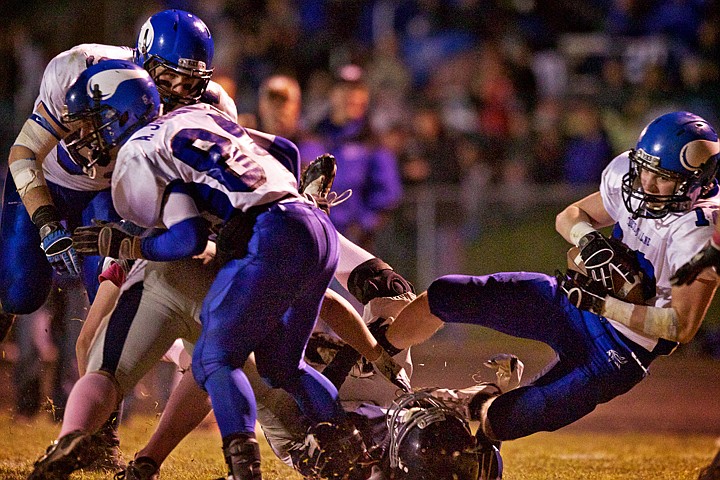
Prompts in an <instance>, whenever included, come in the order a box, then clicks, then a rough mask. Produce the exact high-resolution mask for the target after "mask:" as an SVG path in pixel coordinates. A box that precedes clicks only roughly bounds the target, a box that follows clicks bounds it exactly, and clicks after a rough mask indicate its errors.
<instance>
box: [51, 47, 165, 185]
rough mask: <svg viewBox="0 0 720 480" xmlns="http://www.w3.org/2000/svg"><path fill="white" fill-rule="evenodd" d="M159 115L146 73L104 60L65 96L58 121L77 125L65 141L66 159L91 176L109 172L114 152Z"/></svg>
mask: <svg viewBox="0 0 720 480" xmlns="http://www.w3.org/2000/svg"><path fill="white" fill-rule="evenodd" d="M159 113H160V96H159V95H158V91H157V88H156V87H155V83H154V82H153V80H152V78H150V74H148V72H146V71H145V70H144V69H142V68H140V67H138V66H137V65H135V64H134V63H132V62H128V61H125V60H104V61H102V62H100V63H98V64H96V65H93V66H91V67H88V68H87V69H86V70H85V71H84V72H83V73H81V74H80V76H79V77H78V79H77V80H76V81H75V83H74V84H73V85H72V86H71V87H70V89H69V90H68V91H67V94H66V95H65V112H64V114H63V122H65V123H66V124H68V125H69V126H73V123H75V122H78V125H77V130H76V131H75V133H74V134H71V137H69V138H67V139H66V145H67V149H68V152H69V153H70V158H71V159H72V160H73V161H74V162H75V163H76V164H77V165H78V166H80V167H81V168H82V169H83V171H84V172H85V173H86V174H88V175H89V176H91V177H94V175H95V166H96V165H97V166H99V167H109V166H110V165H111V162H112V161H113V160H114V156H115V155H114V154H115V153H116V149H117V148H119V147H120V146H122V144H123V143H124V142H125V141H126V140H127V139H128V138H129V137H130V135H132V134H133V133H134V132H135V131H136V130H138V129H139V128H141V127H142V126H144V125H146V124H147V123H149V122H150V121H151V120H152V119H154V118H155V117H157V116H158V115H159Z"/></svg>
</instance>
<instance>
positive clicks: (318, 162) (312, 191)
mask: <svg viewBox="0 0 720 480" xmlns="http://www.w3.org/2000/svg"><path fill="white" fill-rule="evenodd" d="M336 172H337V162H336V161H335V157H333V156H332V155H330V154H329V153H326V154H324V155H320V156H319V157H317V158H316V159H315V160H313V161H312V162H311V163H310V165H308V166H307V168H306V169H305V171H304V172H303V173H302V175H301V176H300V187H299V188H298V190H299V191H300V193H302V194H309V195H313V196H317V197H327V196H328V194H329V193H330V189H331V188H332V184H333V182H334V181H335V173H336Z"/></svg>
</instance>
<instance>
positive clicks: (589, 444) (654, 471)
mask: <svg viewBox="0 0 720 480" xmlns="http://www.w3.org/2000/svg"><path fill="white" fill-rule="evenodd" d="M155 422H156V419H155V417H151V416H136V417H134V418H133V419H132V420H131V421H130V422H127V423H126V424H125V425H123V426H122V427H121V438H122V443H123V450H124V453H125V457H126V458H130V457H131V456H132V454H133V452H134V451H135V450H136V449H137V447H138V446H139V445H141V443H142V442H144V441H145V440H146V439H147V438H148V437H149V435H150V433H151V432H152V430H153V429H154V426H155ZM57 431H58V426H57V425H55V424H53V423H51V422H49V421H47V420H36V421H33V422H31V423H26V424H18V423H14V422H13V421H12V420H11V419H10V418H9V417H8V416H7V415H3V416H1V417H0V432H1V433H2V435H0V479H2V480H16V479H24V478H25V477H26V476H27V475H28V473H29V472H30V468H31V466H32V463H33V461H34V460H35V459H36V458H37V457H38V456H39V455H40V454H41V453H42V452H43V450H44V449H45V447H46V446H47V445H48V444H49V442H50V440H51V439H53V438H54V436H55V434H56V433H57ZM219 442H220V437H219V435H218V433H217V431H216V430H215V428H214V427H213V426H210V427H209V428H205V429H202V430H198V431H196V432H193V433H192V434H191V436H190V437H188V438H187V439H185V441H184V442H183V443H182V444H181V445H180V446H179V448H178V449H177V450H176V451H175V452H174V453H173V454H172V455H171V457H170V458H169V459H168V461H167V462H166V463H165V465H164V466H163V470H162V478H164V479H174V480H184V479H187V480H190V479H192V480H196V479H214V478H217V477H219V476H220V475H222V473H223V471H224V464H223V461H222V455H221V453H220V447H219ZM262 448H263V450H262V452H263V473H264V478H265V479H266V480H285V479H300V478H301V477H300V476H298V475H296V474H295V473H294V472H293V471H292V470H291V469H289V468H288V467H286V466H285V465H284V464H282V463H281V462H279V461H278V460H276V459H275V457H274V456H273V454H272V453H271V451H270V450H269V447H267V445H266V444H264V443H263V444H262ZM715 448H716V447H715V439H714V437H712V436H708V435H697V436H688V435H661V434H632V433H626V434H612V435H607V434H602V435H601V434H596V433H592V432H589V433H576V432H572V433H563V432H562V431H561V432H554V433H542V434H536V435H532V436H530V437H528V438H525V439H521V440H516V441H513V442H506V443H505V444H504V445H503V446H502V453H503V459H504V461H505V475H504V478H505V479H506V480H547V479H557V480H578V479H602V480H613V479H652V480H658V479H674V480H683V479H687V480H690V479H693V480H694V479H696V478H697V475H698V471H699V468H700V467H701V466H703V465H705V464H707V463H708V462H709V461H710V459H711V458H712V457H713V455H714V452H715ZM72 478H73V479H85V480H94V479H100V478H112V475H109V474H98V473H86V472H77V473H75V474H74V475H73V476H72Z"/></svg>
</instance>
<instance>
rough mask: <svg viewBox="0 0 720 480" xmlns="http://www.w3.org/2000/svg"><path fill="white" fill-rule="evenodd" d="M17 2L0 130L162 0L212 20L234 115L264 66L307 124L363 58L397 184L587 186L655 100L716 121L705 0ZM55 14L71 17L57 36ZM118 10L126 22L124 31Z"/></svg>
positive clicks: (718, 31)
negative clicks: (49, 80)
mask: <svg viewBox="0 0 720 480" xmlns="http://www.w3.org/2000/svg"><path fill="white" fill-rule="evenodd" d="M10 3H13V2H12V1H11V2H10ZM17 3H18V5H17V8H16V9H13V12H14V14H15V16H16V17H17V18H16V19H15V21H14V22H13V21H12V20H11V26H12V28H9V29H6V30H5V31H4V32H3V33H2V34H0V35H1V38H2V41H0V48H1V49H2V50H4V51H7V50H8V49H10V50H11V52H10V53H11V54H10V55H6V54H3V55H2V56H0V58H2V62H4V63H6V64H8V65H5V67H7V70H6V74H5V75H3V76H2V79H1V80H0V82H2V84H0V91H1V92H2V95H3V96H4V97H5V98H4V101H3V102H2V107H0V108H2V110H3V113H8V111H11V110H14V112H12V113H14V115H13V116H11V117H8V116H7V115H2V117H3V121H4V126H5V127H6V128H7V127H8V125H7V124H8V123H9V122H8V119H9V118H12V119H13V122H14V123H15V125H17V121H19V120H20V119H24V118H25V117H26V115H27V113H29V111H30V108H31V103H32V100H33V99H34V97H35V93H36V88H37V84H38V82H39V78H40V76H41V72H42V68H43V66H44V64H45V63H46V62H47V60H48V59H49V58H51V56H52V55H54V54H57V53H59V52H60V51H62V50H64V49H66V48H69V47H70V46H72V45H75V44H77V43H81V42H90V41H92V42H98V43H110V44H127V45H132V44H134V38H133V35H134V32H136V31H137V27H138V26H139V24H140V23H141V22H142V21H143V20H144V19H145V18H146V17H147V16H148V15H149V14H150V13H152V12H154V11H157V10H160V9H162V8H167V7H177V8H183V9H187V10H189V11H193V12H194V13H196V14H197V15H198V16H200V17H201V18H203V20H204V21H205V22H206V23H207V24H208V26H209V27H210V29H211V31H212V32H213V34H214V37H215V45H216V55H215V69H216V70H215V71H216V74H215V79H216V80H218V81H220V83H222V84H223V85H224V86H227V88H228V90H229V91H230V93H232V94H234V97H235V99H236V103H237V106H238V110H239V111H240V112H249V113H250V112H255V111H256V110H257V98H258V90H259V88H260V85H261V83H262V81H263V80H264V79H265V78H267V77H268V76H269V75H271V74H273V73H278V72H281V73H286V74H288V75H291V76H293V77H295V78H297V80H298V81H299V83H300V86H301V89H302V117H301V122H302V124H301V125H302V129H303V130H304V131H308V132H312V130H313V128H314V127H315V126H316V125H317V124H318V122H320V121H321V119H322V118H323V115H324V114H325V112H326V110H327V108H328V102H329V92H330V90H331V88H332V85H333V81H334V78H335V77H336V75H337V72H338V71H339V69H340V68H341V67H342V66H343V65H347V64H354V65H357V66H359V67H361V68H362V69H363V72H364V76H365V80H366V82H367V85H368V87H369V91H370V99H369V102H370V105H369V110H368V112H369V113H368V117H369V128H370V129H371V131H372V134H373V135H375V136H376V138H377V141H379V142H382V143H383V144H385V145H386V146H388V147H389V148H391V149H392V150H393V152H394V153H395V154H396V156H397V158H398V161H399V162H400V166H401V170H400V171H401V176H402V180H403V182H404V183H405V184H407V185H413V184H419V183H423V182H433V183H458V182H460V180H461V179H463V178H467V177H473V176H477V175H481V176H483V177H487V178H488V179H489V181H491V182H496V183H497V182H511V183H517V182H519V181H529V182H539V183H555V182H571V183H596V182H597V180H598V175H599V173H600V171H601V170H602V168H603V166H604V164H605V163H606V162H607V161H608V160H609V158H610V157H611V156H612V155H613V154H614V153H617V152H620V151H622V150H625V149H626V148H628V147H629V146H632V145H633V144H634V142H635V140H636V139H635V138H634V136H635V132H637V131H639V130H640V128H641V127H642V126H643V125H644V124H645V123H646V121H647V120H648V119H649V118H651V117H654V116H656V115H657V114H658V112H661V111H667V110H671V109H687V110H691V111H693V112H695V113H697V114H699V115H701V116H704V117H706V118H707V119H708V120H709V121H710V122H711V123H717V113H716V112H717V108H716V104H717V102H718V101H719V100H718V98H720V97H719V96H718V95H717V93H718V70H719V68H718V67H719V65H718V59H719V58H720V56H719V55H718V53H719V50H720V48H719V47H720V22H718V13H719V12H720V9H719V8H718V5H717V4H716V3H715V2H711V1H709V0H599V1H597V0H593V1H590V0H585V1H575V0H574V1H569V0H558V1H554V2H538V1H533V0H445V1H440V0H303V1H299V0H266V1H249V0H245V1H243V0H235V1H230V0H212V1H205V2H191V1H189V0H188V1H165V2H156V3H152V2H150V3H147V2H143V5H142V6H140V5H135V6H133V2H128V3H129V7H128V8H126V9H125V8H124V9H123V10H124V13H123V12H120V11H119V9H118V10H117V11H115V8H114V4H110V3H109V2H94V6H96V8H95V9H90V8H89V7H87V6H86V4H84V3H82V2H74V1H69V2H61V3H62V5H63V6H62V8H59V9H57V10H54V9H43V10H39V8H34V7H33V6H32V5H26V4H22V3H20V2H17ZM30 3H31V4H32V3H33V2H30ZM137 3H139V2H137ZM36 7H37V6H36ZM74 7H76V10H75V12H74V13H73V8H74ZM115 7H116V5H115ZM53 15H54V16H55V18H57V19H63V20H64V19H65V17H67V19H68V21H70V22H71V23H69V24H68V23H62V25H63V27H64V26H65V25H69V26H68V27H67V28H60V30H62V31H61V32H58V27H60V25H59V24H55V23H54V22H53V21H52V20H51V19H52V18H53ZM129 15H135V18H136V20H135V23H134V24H132V23H130V25H125V26H126V28H119V27H118V26H117V25H116V23H121V24H122V22H123V21H126V22H131V19H130V18H127V17H128V16H129ZM92 18H95V19H96V21H95V22H94V23H93V22H90V23H88V20H89V19H92ZM131 18H132V17H131ZM76 23H80V24H81V26H76V25H75V24H76ZM88 24H89V25H97V27H98V28H97V30H98V31H97V32H94V31H93V30H94V28H86V27H87V25H88ZM110 25H115V26H114V27H111V26H110ZM51 26H52V27H51ZM48 27H50V28H48ZM131 27H132V28H131ZM39 30H41V31H39ZM113 33H117V34H116V35H113ZM115 37H120V38H115ZM7 73H9V75H8V74H7ZM11 130H12V129H11ZM8 135H9V136H12V134H11V133H10V134H8V133H7V132H4V134H3V137H2V139H3V142H4V144H5V146H6V144H7V139H8ZM629 136H630V137H629Z"/></svg>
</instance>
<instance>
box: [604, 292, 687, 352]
mask: <svg viewBox="0 0 720 480" xmlns="http://www.w3.org/2000/svg"><path fill="white" fill-rule="evenodd" d="M602 316H603V317H605V318H608V319H610V320H615V321H616V322H620V323H622V324H623V325H626V326H628V327H630V328H632V329H633V330H635V331H638V332H645V333H646V334H648V335H652V336H653V337H659V338H664V339H666V340H671V341H673V342H678V341H679V339H678V333H679V320H678V316H677V313H676V312H675V309H674V308H662V307H649V306H645V305H634V304H632V303H628V302H623V301H622V300H618V299H617V298H614V297H611V296H607V297H606V298H605V305H604V306H603V310H602Z"/></svg>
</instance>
